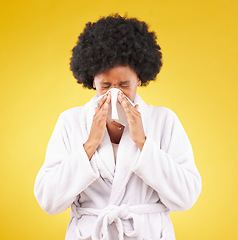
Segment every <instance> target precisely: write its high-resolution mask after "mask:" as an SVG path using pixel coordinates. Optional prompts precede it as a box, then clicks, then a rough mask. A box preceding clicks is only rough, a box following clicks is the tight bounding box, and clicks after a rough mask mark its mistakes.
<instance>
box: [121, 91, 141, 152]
mask: <svg viewBox="0 0 238 240" xmlns="http://www.w3.org/2000/svg"><path fill="white" fill-rule="evenodd" d="M118 101H119V102H120V104H121V105H122V107H123V108H124V111H125V112H126V116H127V121H128V124H129V131H130V135H131V138H132V140H133V141H134V142H135V144H136V145H137V147H138V148H139V149H140V150H142V148H143V146H144V143H145V140H146V137H145V132H144V129H143V124H142V119H141V114H140V112H139V111H138V107H139V105H138V104H137V105H135V107H134V106H133V105H132V104H131V103H130V102H129V101H128V100H127V98H126V97H125V96H124V95H123V94H122V93H121V92H119V94H118Z"/></svg>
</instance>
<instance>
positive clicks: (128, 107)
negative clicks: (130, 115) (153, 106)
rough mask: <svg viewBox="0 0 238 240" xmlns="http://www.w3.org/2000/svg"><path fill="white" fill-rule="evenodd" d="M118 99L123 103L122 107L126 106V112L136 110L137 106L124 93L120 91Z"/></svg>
mask: <svg viewBox="0 0 238 240" xmlns="http://www.w3.org/2000/svg"><path fill="white" fill-rule="evenodd" d="M118 100H119V102H120V103H121V105H122V107H123V108H124V110H125V112H131V111H133V110H135V107H134V106H133V105H132V104H131V103H130V102H129V101H128V99H127V98H126V97H125V96H124V95H123V94H122V93H120V95H119V98H118Z"/></svg>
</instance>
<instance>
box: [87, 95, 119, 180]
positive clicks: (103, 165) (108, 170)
mask: <svg viewBox="0 0 238 240" xmlns="http://www.w3.org/2000/svg"><path fill="white" fill-rule="evenodd" d="M97 98H98V95H95V96H94V97H93V98H92V99H91V101H90V102H88V106H87V107H86V124H87V138H88V136H89V134H90V130H91V126H92V122H93V116H94V114H95V107H96V106H97V103H96V101H95V100H96V99H97ZM93 158H94V160H95V161H96V164H97V167H98V170H99V172H100V175H101V176H102V178H103V179H107V180H108V181H109V182H110V183H111V184H112V182H113V177H114V170H115V162H114V155H113V149H112V144H111V141H110V137H109V134H108V131H107V129H106V130H105V134H104V137H103V140H102V142H101V144H100V145H99V147H98V148H97V150H96V152H95V154H94V156H93Z"/></svg>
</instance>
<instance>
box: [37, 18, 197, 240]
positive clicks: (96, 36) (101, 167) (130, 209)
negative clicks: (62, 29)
mask: <svg viewBox="0 0 238 240" xmlns="http://www.w3.org/2000/svg"><path fill="white" fill-rule="evenodd" d="M161 56H162V54H161V51H160V47H159V45H158V44H157V42H156V36H155V33H153V32H149V31H148V26H147V25H146V23H145V22H141V21H138V20H137V19H134V18H126V17H121V16H119V15H113V16H109V17H106V18H101V19H99V20H98V21H97V22H95V23H93V24H92V23H88V24H87V25H86V27H85V29H84V31H83V33H81V34H80V36H79V40H78V42H77V45H76V46H75V47H74V48H73V56H72V58H71V63H70V66H71V70H72V72H73V74H74V76H75V78H76V79H77V80H78V83H80V84H83V85H84V87H87V88H89V89H91V88H94V89H96V92H97V95H95V96H94V97H93V98H92V99H91V100H90V101H89V102H88V103H87V104H86V105H85V106H82V107H76V108H72V109H69V110H67V111H65V112H63V113H62V114H61V115H60V117H59V119H58V121H57V124H56V127H55V129H54V131H53V134H52V137H51V139H50V141H49V144H48V147H47V152H46V159H45V163H44V165H43V166H42V168H41V169H40V171H39V173H38V175H37V178H36V182H35V189H34V192H35V196H36V199H37V201H38V202H39V204H40V206H41V207H42V208H43V210H44V211H46V212H47V213H49V214H56V213H59V212H61V211H64V210H66V209H67V208H69V207H70V206H71V220H70V223H69V225H68V228H67V232H66V239H67V240H78V239H93V240H94V239H113V240H114V239H115V240H116V239H120V240H122V239H164V240H165V239H169V240H173V239H175V235H174V231H173V226H172V223H171V221H170V218H169V213H170V212H171V211H183V210H187V209H189V208H191V207H192V206H193V205H194V203H195V202H196V200H197V198H198V196H199V194H200V191H201V178H200V175H199V173H198V171H197V168H196V166H195V163H194V159H193V151H192V147H191V144H190V142H189V139H188V137H187V135H186V133H185V131H184V129H183V127H182V125H181V123H180V121H179V119H178V117H177V116H176V114H175V113H174V112H173V111H172V110H170V109H168V108H165V107H153V106H148V105H146V104H145V102H144V101H143V100H142V99H141V98H140V97H139V95H137V93H136V90H137V87H138V86H140V85H146V84H148V82H149V81H151V80H154V79H155V77H156V75H157V74H158V73H159V71H160V68H161V66H162V61H161ZM115 89H116V92H117V93H118V95H116V97H117V105H118V104H119V106H121V107H122V110H119V109H117V110H118V114H119V118H120V117H121V115H123V114H125V115H126V123H124V124H122V123H121V122H120V121H119V120H118V121H117V120H116V121H115V120H112V119H110V120H109V115H110V114H109V112H110V111H111V108H114V107H115V106H114V103H112V102H111V99H112V95H113V96H114V98H115V95H114V94H115Z"/></svg>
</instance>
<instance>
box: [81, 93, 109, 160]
mask: <svg viewBox="0 0 238 240" xmlns="http://www.w3.org/2000/svg"><path fill="white" fill-rule="evenodd" d="M110 101H111V93H110V92H109V93H108V94H107V95H105V96H104V97H103V98H102V100H101V102H100V103H99V105H98V106H97V107H96V108H95V114H94V116H93V122H92V126H91V130H90V134H89V137H88V140H87V142H86V143H85V144H84V149H85V151H86V153H87V155H88V158H89V159H91V157H92V155H93V154H94V152H95V151H96V149H97V148H98V146H99V144H100V143H101V142H102V139H103V136H104V133H105V129H106V120H107V113H108V107H109V103H110Z"/></svg>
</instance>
